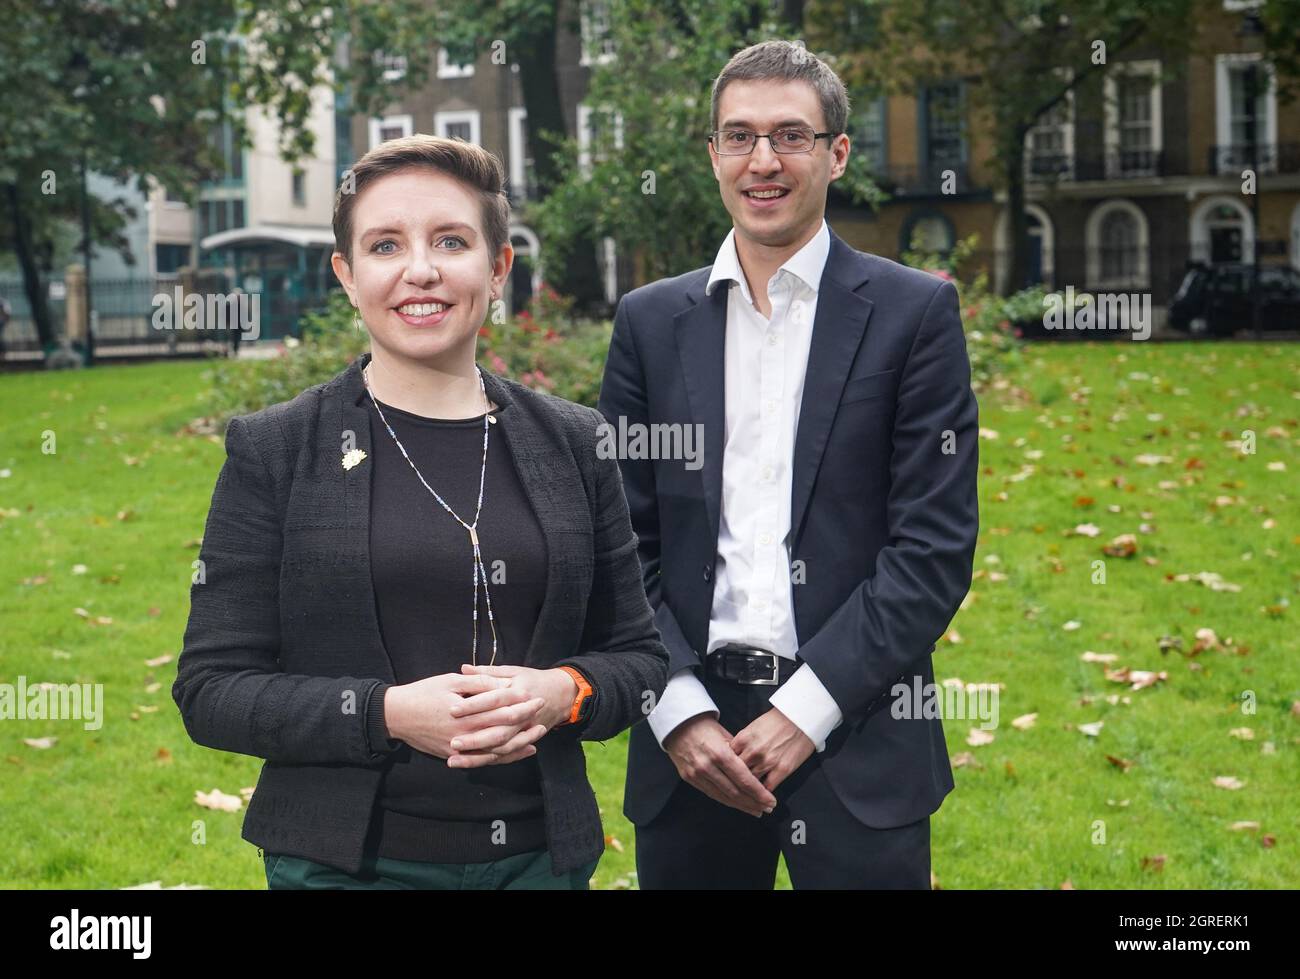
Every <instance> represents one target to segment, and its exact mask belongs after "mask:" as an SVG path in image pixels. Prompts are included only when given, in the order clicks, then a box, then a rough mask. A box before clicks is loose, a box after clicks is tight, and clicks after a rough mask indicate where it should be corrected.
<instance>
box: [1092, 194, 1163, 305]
mask: <svg viewBox="0 0 1300 979" xmlns="http://www.w3.org/2000/svg"><path fill="white" fill-rule="evenodd" d="M1112 211H1124V212H1125V213H1127V214H1129V215H1131V216H1132V217H1133V219H1134V220H1135V221H1136V222H1137V268H1136V269H1135V270H1134V272H1133V274H1132V275H1131V276H1126V277H1125V278H1123V279H1116V280H1114V281H1112V280H1109V279H1103V278H1102V274H1101V269H1102V261H1101V244H1102V243H1101V225H1102V222H1103V221H1104V220H1105V219H1106V216H1107V215H1109V214H1110V213H1111V212H1112ZM1084 241H1085V242H1086V243H1087V276H1088V287H1089V288H1091V289H1106V288H1115V289H1123V290H1126V291H1131V290H1134V289H1150V288H1151V229H1150V227H1149V226H1148V224H1147V216H1146V215H1145V214H1143V213H1142V208H1140V207H1138V206H1137V205H1136V204H1134V203H1133V202H1132V201H1131V200H1128V199H1126V198H1122V197H1121V198H1113V199H1111V200H1107V201H1103V202H1102V203H1101V204H1098V205H1097V206H1096V207H1094V208H1093V209H1092V213H1090V214H1089V215H1088V220H1087V221H1086V222H1085V225H1084Z"/></svg>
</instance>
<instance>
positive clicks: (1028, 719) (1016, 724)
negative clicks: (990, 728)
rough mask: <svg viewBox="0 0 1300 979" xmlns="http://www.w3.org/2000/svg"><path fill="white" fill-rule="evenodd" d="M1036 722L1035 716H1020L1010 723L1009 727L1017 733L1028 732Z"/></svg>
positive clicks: (1036, 716) (1036, 717)
mask: <svg viewBox="0 0 1300 979" xmlns="http://www.w3.org/2000/svg"><path fill="white" fill-rule="evenodd" d="M1036 720H1038V715H1037V714H1021V715H1020V716H1019V717H1017V718H1016V719H1015V720H1014V721H1012V722H1011V726H1012V727H1013V728H1015V729H1016V730H1017V731H1028V730H1029V729H1030V728H1031V727H1033V726H1034V722H1035V721H1036Z"/></svg>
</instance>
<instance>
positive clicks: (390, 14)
mask: <svg viewBox="0 0 1300 979" xmlns="http://www.w3.org/2000/svg"><path fill="white" fill-rule="evenodd" d="M5 13H6V16H5V29H4V30H3V31H0V91H3V92H4V93H5V97H4V98H3V99H0V131H2V132H4V134H5V138H4V140H3V142H2V143H0V234H3V235H4V237H5V238H6V239H7V240H8V241H9V242H10V243H11V245H12V248H13V251H14V254H15V258H16V260H17V264H18V267H19V269H20V271H21V273H22V276H23V282H24V291H25V293H26V295H27V298H28V301H29V302H30V304H31V307H32V310H33V315H34V319H35V322H36V328H37V333H38V335H39V337H40V342H41V344H42V346H43V347H44V348H45V350H46V351H47V353H48V352H49V351H50V350H51V349H52V348H53V346H54V344H55V340H56V331H55V326H54V323H53V322H52V320H51V317H50V312H49V304H48V301H47V296H46V283H47V282H48V279H49V275H50V273H51V271H52V263H53V253H54V242H55V241H56V240H57V239H58V237H59V235H60V229H61V227H63V226H65V225H67V223H68V222H70V221H76V220H78V219H79V217H80V215H81V212H82V205H83V198H82V194H81V186H82V180H81V176H82V174H83V173H84V172H86V171H89V172H90V173H97V174H101V175H104V176H107V177H111V178H114V179H116V180H118V181H120V182H122V183H126V184H134V185H135V186H136V187H137V188H138V189H139V190H140V192H141V193H147V192H148V191H149V189H150V183H149V178H150V177H153V178H155V179H156V180H158V181H159V182H160V183H162V184H163V185H165V186H166V187H168V188H169V189H170V190H172V191H173V192H174V193H175V194H177V195H179V196H181V197H183V198H185V199H187V200H189V202H190V203H191V204H194V203H196V198H197V186H198V184H199V183H200V182H202V181H205V180H210V179H213V178H215V177H217V176H219V175H220V174H221V172H222V167H223V160H222V158H221V156H220V153H219V152H218V150H217V148H216V146H215V143H214V141H213V140H212V138H211V137H212V134H213V133H214V132H215V131H217V130H219V129H220V128H221V127H222V126H223V125H224V124H229V125H230V126H231V127H232V129H233V131H234V132H235V134H236V136H237V137H238V139H239V140H240V142H241V144H242V145H247V144H248V133H247V129H246V126H245V111H246V110H247V108H248V107H249V106H252V105H258V106H262V107H264V108H265V109H266V110H267V112H268V113H269V114H270V115H272V116H273V117H274V118H275V119H276V121H277V122H278V123H279V125H280V133H281V146H280V150H281V154H282V156H283V157H284V158H285V159H286V160H287V161H289V162H292V161H294V160H296V159H299V158H301V157H303V156H306V155H310V153H311V152H312V151H313V149H314V146H313V139H312V133H311V131H310V130H309V129H308V128H307V123H308V119H309V117H310V110H311V105H312V95H313V92H314V91H315V90H317V88H318V87H319V86H322V85H324V86H331V87H335V88H339V89H346V90H347V91H348V92H349V94H350V96H351V98H352V101H353V104H354V105H355V106H356V107H357V110H358V111H361V112H367V113H373V112H375V111H378V109H379V108H380V107H382V106H383V105H384V104H385V103H386V102H388V101H389V100H391V98H392V97H393V92H394V89H393V87H392V85H391V84H390V83H389V82H387V81H386V80H385V79H384V71H383V65H382V64H380V63H379V62H378V60H377V59H376V58H375V57H373V55H377V54H380V53H384V54H389V55H393V56H397V57H403V58H405V59H406V61H407V64H408V71H407V73H406V77H405V79H404V82H403V84H404V85H406V86H414V85H418V84H420V83H421V82H422V81H423V80H424V78H425V77H427V71H428V66H429V62H430V60H431V54H432V51H433V50H435V49H434V47H433V46H432V44H431V42H430V40H429V39H430V38H433V37H437V36H438V33H439V24H440V14H439V9H438V7H437V6H435V5H433V4H431V3H429V2H428V0H351V2H342V3H329V2H324V0H288V2H284V3H277V4H274V5H267V4H265V3H262V2H260V0H10V2H9V3H8V5H7V6H6V11H5ZM346 35H350V36H351V37H352V38H353V40H354V43H353V45H352V47H353V49H354V55H356V56H354V57H353V58H351V59H349V60H348V61H346V62H344V60H343V59H342V58H340V57H339V50H338V48H339V43H340V40H341V38H342V37H344V36H346ZM88 196H89V197H90V198H91V199H89V200H86V201H85V202H84V203H85V204H86V205H87V210H88V212H89V218H90V220H89V227H90V235H89V237H90V240H91V241H92V242H101V243H106V244H109V245H112V246H115V247H118V248H119V250H121V251H122V253H123V255H124V257H126V258H127V259H128V260H129V259H130V255H129V252H128V251H127V250H126V242H125V240H124V239H123V238H122V236H121V234H120V231H121V228H122V226H123V224H124V223H125V221H126V220H127V219H128V218H129V217H132V216H133V215H132V214H131V213H130V210H129V207H128V206H127V205H126V204H125V203H124V202H123V201H121V200H119V201H104V200H99V199H97V198H94V195H93V193H92V194H90V195H88ZM83 244H89V243H87V242H83Z"/></svg>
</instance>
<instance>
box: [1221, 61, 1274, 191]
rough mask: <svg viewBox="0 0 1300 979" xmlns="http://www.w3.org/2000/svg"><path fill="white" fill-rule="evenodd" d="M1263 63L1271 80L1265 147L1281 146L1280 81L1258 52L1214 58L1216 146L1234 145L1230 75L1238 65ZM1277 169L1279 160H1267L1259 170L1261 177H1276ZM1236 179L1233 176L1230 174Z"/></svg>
mask: <svg viewBox="0 0 1300 979" xmlns="http://www.w3.org/2000/svg"><path fill="white" fill-rule="evenodd" d="M1251 62H1261V63H1262V64H1263V66H1264V71H1265V74H1266V75H1267V77H1268V88H1267V89H1266V90H1265V92H1264V138H1263V139H1262V140H1260V143H1261V144H1263V145H1264V146H1274V147H1276V146H1277V78H1276V77H1275V73H1274V71H1273V66H1272V65H1271V64H1269V63H1268V62H1267V61H1265V60H1264V56H1263V55H1262V54H1260V53H1258V52H1254V53H1246V54H1240V53H1239V54H1219V55H1215V58H1214V142H1215V144H1216V145H1217V146H1230V145H1233V143H1232V89H1231V87H1230V85H1229V82H1228V73H1229V71H1230V69H1231V68H1233V67H1236V66H1237V65H1243V64H1250V63H1251ZM1276 169H1277V161H1276V160H1271V161H1269V160H1266V161H1264V162H1263V163H1262V164H1261V165H1260V168H1259V172H1260V173H1273V172H1274V171H1275V170H1276ZM1227 176H1233V174H1227Z"/></svg>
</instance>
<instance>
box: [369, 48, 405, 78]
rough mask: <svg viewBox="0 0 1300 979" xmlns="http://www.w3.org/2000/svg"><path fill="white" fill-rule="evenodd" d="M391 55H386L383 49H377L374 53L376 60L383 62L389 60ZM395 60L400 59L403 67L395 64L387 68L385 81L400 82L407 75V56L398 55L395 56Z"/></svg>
mask: <svg viewBox="0 0 1300 979" xmlns="http://www.w3.org/2000/svg"><path fill="white" fill-rule="evenodd" d="M389 57H390V56H389V55H386V54H385V53H384V52H383V51H376V52H375V54H374V58H375V60H376V61H378V62H381V63H382V62H383V61H385V60H387V59H388V58H389ZM394 60H396V61H400V62H401V67H396V66H394V67H391V68H385V69H384V81H386V82H400V81H401V80H402V79H403V78H405V77H406V56H405V55H398V56H396V57H395V58H394Z"/></svg>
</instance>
